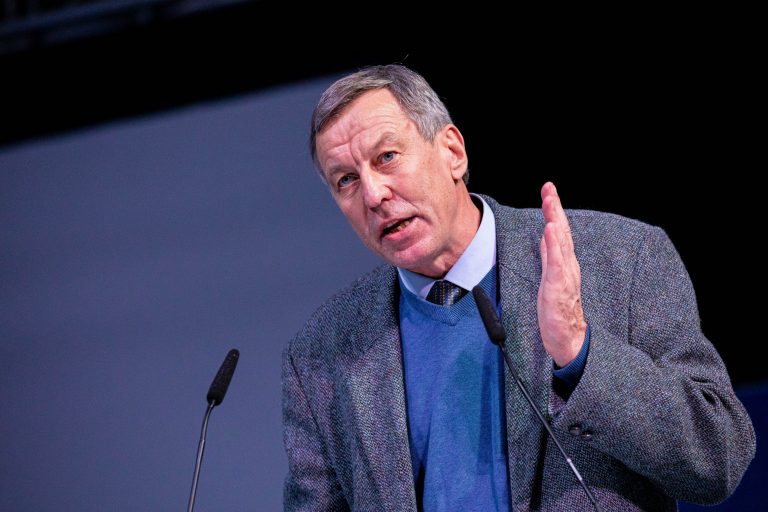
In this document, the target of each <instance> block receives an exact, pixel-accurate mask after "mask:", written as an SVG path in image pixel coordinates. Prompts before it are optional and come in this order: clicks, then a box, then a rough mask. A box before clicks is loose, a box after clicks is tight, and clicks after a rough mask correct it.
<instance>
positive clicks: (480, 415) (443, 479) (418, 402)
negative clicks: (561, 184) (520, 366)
mask: <svg viewBox="0 0 768 512" xmlns="http://www.w3.org/2000/svg"><path fill="white" fill-rule="evenodd" d="M495 281H496V267H494V268H492V269H491V271H490V272H488V274H487V275H486V276H485V277H484V278H483V280H482V282H481V283H480V285H481V286H482V287H483V288H484V289H485V290H486V292H487V293H488V295H489V296H490V297H491V298H492V300H494V304H495V297H496V292H495V290H496V282H495ZM401 291H402V293H401V294H400V332H401V336H402V343H403V366H404V370H405V388H406V394H407V396H406V401H407V408H408V436H409V441H410V451H411V462H412V465H413V476H414V482H415V484H416V496H417V502H418V505H419V510H424V511H429V512H439V511H456V510H466V511H473V510H478V511H492V510H504V511H507V510H509V478H508V469H507V446H506V420H505V416H504V394H503V390H504V383H503V375H504V373H503V371H502V370H503V360H502V356H501V353H500V351H499V349H498V348H497V347H496V346H495V345H493V343H491V341H490V339H489V338H488V334H487V333H486V331H485V327H484V326H483V322H482V319H481V318H480V314H479V313H478V311H477V306H476V305H475V299H474V297H473V296H472V294H471V293H467V294H466V295H465V296H464V297H463V298H462V299H461V300H460V301H459V302H457V303H456V304H454V305H453V306H448V307H445V306H438V305H435V304H432V303H430V302H427V301H425V300H423V299H421V298H419V297H417V296H416V295H414V294H413V293H411V292H409V291H408V290H407V289H406V287H405V286H401Z"/></svg>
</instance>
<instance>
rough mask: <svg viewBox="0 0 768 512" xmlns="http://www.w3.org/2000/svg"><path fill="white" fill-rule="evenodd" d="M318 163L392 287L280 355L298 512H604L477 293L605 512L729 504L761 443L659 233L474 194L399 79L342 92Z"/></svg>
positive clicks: (325, 310)
mask: <svg viewBox="0 0 768 512" xmlns="http://www.w3.org/2000/svg"><path fill="white" fill-rule="evenodd" d="M310 146H311V151H312V155H313V159H314V161H315V164H316V166H317V168H318V170H319V171H320V173H321V176H322V178H323V179H324V180H325V182H326V183H327V185H328V187H329V189H330V191H331V194H332V196H333V198H334V200H335V201H336V203H337V205H338V206H339V208H340V209H341V211H342V212H343V213H344V215H345V216H346V217H347V219H348V220H349V222H350V224H351V225H352V227H353V229H354V230H355V231H356V232H357V234H358V235H359V237H360V238H361V240H362V241H363V242H364V243H365V244H366V245H367V246H368V247H369V248H370V249H371V250H372V251H373V252H375V253H376V254H378V255H380V256H381V257H382V258H384V260H386V261H387V262H388V263H389V264H390V265H384V266H381V267H379V268H377V269H375V270H373V271H372V272H371V273H369V274H368V275H365V276H363V277H361V278H359V279H358V280H357V281H356V282H354V283H353V284H352V285H350V286H349V287H347V288H346V289H344V290H343V291H341V292H340V293H338V294H337V295H336V296H334V297H333V298H331V299H330V300H329V301H328V302H327V303H326V304H324V305H323V306H322V307H321V308H320V309H319V310H318V311H317V312H316V313H315V314H314V315H313V317H312V318H311V319H310V320H309V322H308V323H307V324H306V325H305V327H304V328H303V329H302V330H301V331H300V332H299V333H298V335H297V336H296V337H295V339H294V340H293V341H292V342H291V344H290V345H289V346H288V348H287V349H286V351H285V356H284V366H283V420H284V442H285V446H286V451H287V453H288V460H289V474H288V476H287V478H286V484H285V508H286V510H312V511H318V510H366V511H367V510H382V511H384V510H386V511H400V510H403V511H411V510H428V511H453V510H462V511H464V510H483V511H485V510H516V511H524V510H548V511H549V510H551V511H570V510H591V509H592V505H591V504H590V501H589V500H588V497H587V495H586V494H585V492H584V490H583V489H582V488H581V487H580V486H579V483H578V481H577V480H576V478H575V477H574V475H573V473H572V472H571V469H570V468H569V465H568V463H567V462H566V461H565V460H564V459H563V458H562V456H561V455H560V453H559V452H557V450H556V447H555V445H554V443H553V441H552V440H551V439H548V438H547V435H546V431H545V430H544V428H543V426H542V425H541V424H540V423H538V421H537V418H536V417H535V413H534V412H533V411H532V410H531V409H530V406H529V405H528V403H527V402H526V401H525V399H524V397H523V395H522V394H521V393H520V391H519V390H518V389H517V388H516V387H515V383H514V382H513V380H512V379H511V377H510V374H509V372H508V371H506V370H505V368H504V365H503V360H502V358H501V355H500V352H499V351H498V349H497V348H495V347H494V346H493V345H492V344H491V343H490V341H489V338H488V336H487V334H486V333H485V330H484V327H483V324H482V321H481V319H480V317H479V314H478V313H477V307H476V305H475V302H474V297H473V296H472V294H471V293H466V291H467V290H471V289H472V288H474V287H475V286H476V285H480V286H481V287H482V288H483V289H484V290H485V291H486V292H488V294H489V296H490V297H491V298H492V300H493V302H494V305H495V306H496V307H497V309H498V310H499V311H500V313H501V319H502V322H503V324H504V326H505V328H506V332H507V340H506V346H507V351H508V353H509V355H510V357H511V360H512V362H513V363H514V365H515V366H516V371H517V373H518V374H519V375H520V376H521V378H522V380H523V382H524V384H525V385H526V387H527V389H528V390H529V391H530V393H531V395H532V396H533V399H534V401H535V403H536V405H537V407H538V409H539V410H540V411H541V412H542V413H543V414H545V415H546V416H547V419H548V421H549V422H550V424H551V426H552V429H553V430H554V432H555V435H556V436H557V438H558V439H559V441H560V442H561V443H562V444H563V446H564V448H565V450H566V452H567V453H568V455H569V456H570V458H571V459H572V460H573V461H574V464H575V465H576V466H577V467H578V468H579V471H580V472H581V474H582V475H583V477H584V480H585V481H586V483H587V485H588V486H589V487H590V489H591V490H592V492H593V493H594V495H595V496H596V499H597V501H598V503H599V504H600V506H601V508H602V510H621V511H634V510H654V511H655V510H664V511H666V510H676V503H675V500H677V499H683V500H687V501H693V502H700V503H715V502H718V501H721V500H723V499H725V498H726V497H727V496H728V495H729V494H730V493H731V492H732V491H733V490H734V489H735V487H736V486H737V485H738V483H739V481H740V479H741V477H742V475H743V473H744V471H745V470H746V468H747V466H748V464H749V461H750V460H751V459H752V457H753V456H754V449H755V444H754V443H755V440H754V432H753V429H752V425H751V423H750V421H749V418H748V416H747V414H746V412H745V411H744V408H743V407H742V405H741V404H740V403H739V401H738V400H737V399H736V397H735V396H734V394H733V390H732V387H731V384H730V381H729V378H728V374H727V372H726V369H725V368H724V366H723V363H722V361H721V360H720V358H719V357H718V355H717V353H716V351H715V349H714V348H713V347H712V345H711V344H710V343H709V341H708V340H706V338H704V336H703V334H702V333H701V331H700V327H699V319H698V312H697V309H696V303H695V297H694V292H693V289H692V286H691V283H690V280H689V278H688V276H687V273H686V271H685V267H684V266H683V264H682V262H681V261H680V259H679V256H678V255H677V253H676V251H675V250H674V248H673V246H672V244H671V242H670V241H669V240H668V238H667V237H666V235H665V234H664V232H663V231H662V230H660V229H659V228H655V227H651V226H648V225H646V224H643V223H640V222H638V221H634V220H630V219H625V218H622V217H619V216H616V215H611V214H604V213H597V212H590V211H570V212H567V213H566V212H565V211H564V210H563V208H562V206H561V203H560V198H559V196H558V193H557V190H556V189H555V186H554V185H553V184H552V183H547V184H545V185H544V186H543V187H542V191H541V196H542V208H541V212H538V211H536V210H520V209H513V208H508V207H504V206H501V205H499V204H498V203H496V202H495V201H494V200H493V199H491V198H490V197H487V196H479V195H471V194H469V192H468V191H467V187H466V182H465V180H466V178H467V154H466V151H465V147H464V140H463V138H462V135H461V133H460V132H459V130H458V128H457V127H456V126H455V125H453V124H452V122H451V119H450V116H449V115H448V112H447V110H446V109H445V106H444V105H443V104H442V102H441V101H440V100H439V98H438V97H437V95H436V94H435V93H434V91H433V90H432V89H431V88H430V87H429V85H428V84H427V83H426V81H424V79H423V78H422V77H421V76H419V75H418V74H416V73H414V72H412V71H411V70H409V69H407V68H405V67H403V66H397V65H392V66H377V67H372V68H368V69H365V70H363V71H360V72H358V73H354V74H352V75H349V76H347V77H344V78H342V79H341V80H339V81H337V82H336V83H334V84H333V85H332V86H331V87H330V88H329V89H328V90H327V91H326V92H325V93H324V94H323V96H322V97H321V99H320V101H319V103H318V106H317V107H316V109H315V112H314V115H313V119H312V133H311V144H310ZM456 285H458V287H457V286H456Z"/></svg>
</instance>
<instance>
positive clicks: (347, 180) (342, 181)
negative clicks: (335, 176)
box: [336, 174, 355, 188]
mask: <svg viewBox="0 0 768 512" xmlns="http://www.w3.org/2000/svg"><path fill="white" fill-rule="evenodd" d="M354 179H355V176H354V175H353V174H345V175H344V176H342V177H341V178H339V181H337V182H336V185H337V186H338V187H339V188H344V187H348V186H350V185H351V184H352V182H353V181H354Z"/></svg>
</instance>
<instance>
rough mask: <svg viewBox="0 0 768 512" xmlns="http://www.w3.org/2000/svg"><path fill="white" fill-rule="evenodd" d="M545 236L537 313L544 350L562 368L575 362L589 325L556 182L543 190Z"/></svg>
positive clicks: (542, 239) (579, 271)
mask: <svg viewBox="0 0 768 512" xmlns="http://www.w3.org/2000/svg"><path fill="white" fill-rule="evenodd" d="M541 210H542V212H543V213H544V220H545V221H546V225H545V226H544V234H543V235H542V237H541V283H540V284H539V294H538V299H537V304H536V309H537V312H538V316H539V330H540V332H541V339H542V341H543V342H544V349H545V350H546V351H547V353H549V355H550V356H552V359H553V360H554V361H555V364H557V365H558V366H559V367H561V368H562V367H563V366H565V365H567V364H568V363H570V362H571V361H573V359H574V358H575V357H576V356H577V355H578V353H579V350H581V346H582V344H583V343H584V336H585V335H586V331H587V322H586V321H585V320H584V310H583V309H582V306H581V269H580V267H579V262H578V261H577V260H576V253H575V252H574V250H573V237H572V236H571V228H570V226H569V224H568V219H567V218H566V216H565V212H564V211H563V206H562V204H561V203H560V196H558V194H557V189H556V188H555V185H554V184H553V183H552V182H547V183H545V184H544V186H543V187H541Z"/></svg>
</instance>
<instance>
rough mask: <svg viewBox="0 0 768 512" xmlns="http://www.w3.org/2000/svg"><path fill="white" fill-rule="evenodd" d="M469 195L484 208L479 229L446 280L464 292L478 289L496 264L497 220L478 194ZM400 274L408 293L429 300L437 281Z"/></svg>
mask: <svg viewBox="0 0 768 512" xmlns="http://www.w3.org/2000/svg"><path fill="white" fill-rule="evenodd" d="M470 195H471V196H472V197H473V199H474V200H475V201H476V203H479V204H480V206H481V210H480V215H481V220H480V227H478V228H477V233H475V236H474V238H472V241H471V242H470V243H469V245H468V246H467V248H466V249H465V250H464V253H463V254H462V255H461V256H460V257H459V259H458V261H457V262H456V263H455V264H454V265H453V267H451V270H449V271H448V273H447V274H446V275H445V277H444V278H443V279H447V280H448V281H450V282H452V283H453V284H456V285H459V286H461V287H462V288H464V289H465V290H472V288H474V287H475V286H477V285H478V284H479V283H480V281H482V280H483V277H485V275H486V274H487V273H488V272H489V271H490V270H491V269H492V268H493V266H494V265H495V264H496V220H495V219H494V217H493V212H492V211H491V208H490V207H489V206H488V204H487V203H486V202H485V201H484V200H483V198H482V197H480V196H478V195H477V194H470ZM397 272H398V273H399V274H400V279H401V280H402V282H403V284H404V285H405V287H406V288H407V289H408V291H410V292H411V293H413V294H415V295H418V296H419V297H421V298H422V299H425V298H426V297H427V293H429V289H430V288H431V287H432V283H434V282H435V281H437V279H433V278H431V277H427V276H425V275H422V274H417V273H416V272H411V271H410V270H406V269H404V268H400V267H398V268H397Z"/></svg>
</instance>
